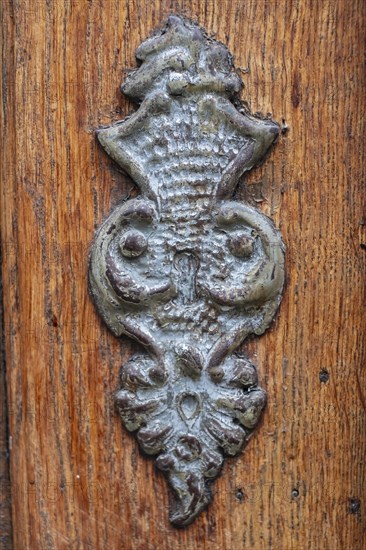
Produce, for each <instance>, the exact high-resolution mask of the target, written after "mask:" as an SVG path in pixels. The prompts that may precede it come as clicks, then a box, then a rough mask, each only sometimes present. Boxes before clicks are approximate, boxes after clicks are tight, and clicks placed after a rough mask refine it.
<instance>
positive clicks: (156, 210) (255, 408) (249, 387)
mask: <svg viewBox="0 0 366 550" xmlns="http://www.w3.org/2000/svg"><path fill="white" fill-rule="evenodd" d="M136 57H137V59H138V61H139V64H140V66H139V68H138V69H136V70H135V71H134V72H132V73H131V74H130V75H129V76H128V78H127V80H126V82H125V84H124V85H123V86H122V91H123V93H124V94H126V95H127V96H128V97H130V98H132V99H133V100H135V101H136V102H139V103H141V105H140V107H139V109H138V110H137V112H135V113H134V114H133V115H132V116H130V117H128V118H126V119H125V120H123V121H121V122H119V123H118V124H116V125H114V126H112V127H109V128H105V129H101V130H99V131H98V139H99V141H100V143H101V144H102V146H103V147H104V149H105V151H106V152H107V153H108V154H109V155H110V156H111V157H112V158H113V159H114V160H115V161H116V162H117V163H118V164H119V166H120V167H122V168H123V169H124V170H125V171H126V172H127V173H128V174H129V175H130V176H131V177H132V178H133V180H134V181H135V182H136V183H137V185H138V186H139V188H140V190H141V195H140V196H139V197H138V198H135V199H132V200H128V201H127V202H123V203H122V204H121V205H119V206H118V207H117V208H115V210H114V211H113V212H112V213H111V214H110V216H109V217H108V218H107V219H106V221H105V222H104V223H103V225H102V226H101V227H100V229H99V231H98V232H97V234H96V237H95V241H94V244H93V247H92V251H91V256H90V270H89V287H90V292H91V295H92V297H93V300H94V303H95V305H96V307H97V309H98V311H99V313H100V314H101V316H102V317H103V319H104V321H105V322H106V324H107V325H108V327H109V328H110V329H111V331H112V332H113V333H114V334H115V335H116V336H117V337H119V336H121V335H127V336H130V337H131V338H134V339H135V340H136V341H137V342H139V344H141V345H142V346H143V349H144V350H143V351H141V353H138V354H136V355H134V356H133V357H132V358H131V359H130V360H129V361H128V362H127V363H126V364H125V365H123V366H122V369H121V374H120V387H119V389H118V391H117V393H116V404H117V408H118V410H119V412H120V415H121V417H122V420H123V423H124V425H125V426H126V428H127V429H128V430H130V431H133V432H135V433H136V437H137V439H138V441H139V444H140V445H141V447H142V449H143V450H144V451H145V453H147V454H149V455H153V456H155V457H156V465H157V466H158V468H160V469H161V470H162V471H164V472H165V474H166V477H167V479H168V481H169V484H170V486H171V488H172V506H171V514H170V519H171V522H172V523H173V524H174V525H177V526H184V525H187V524H189V523H190V522H191V521H192V520H193V519H194V518H195V517H196V516H197V515H198V514H199V513H200V512H201V511H202V510H204V509H205V508H206V506H207V504H208V503H209V502H210V498H211V497H210V485H211V483H212V482H213V480H214V479H215V478H216V477H217V476H218V474H219V472H220V470H221V468H222V464H223V459H224V456H225V455H229V456H234V455H236V454H237V453H239V452H240V451H241V450H242V448H243V446H244V445H245V443H246V442H247V440H248V439H249V437H250V435H251V434H252V431H253V429H254V428H255V426H256V424H257V423H258V421H259V418H260V415H261V412H262V410H263V408H264V406H265V403H266V393H265V392H264V390H262V389H261V388H260V387H259V386H258V383H257V372H256V368H255V366H254V365H253V363H252V362H251V361H250V360H249V359H248V357H246V356H245V355H244V354H243V353H238V352H237V351H236V349H237V348H238V346H239V345H240V344H241V343H242V342H243V341H244V339H245V338H246V337H247V336H248V335H251V334H256V335H260V334H262V333H263V332H264V331H265V330H266V329H267V327H268V326H269V324H270V323H271V321H272V319H273V317H274V315H275V313H276V310H277V308H278V306H279V303H280V301H281V294H282V288H283V283H284V246H283V243H282V240H281V236H280V234H279V232H278V231H277V230H276V229H275V227H274V226H273V224H272V222H271V220H270V219H268V218H267V217H266V216H265V215H263V214H262V213H261V212H260V211H258V210H257V209H255V208H253V207H251V206H249V205H247V204H243V203H239V202H236V201H234V200H233V199H232V196H233V193H234V190H235V187H236V185H237V183H238V180H239V178H240V177H241V176H242V174H243V173H244V172H246V171H247V170H250V169H251V168H253V167H254V166H255V165H256V164H258V162H259V161H260V160H261V159H262V157H263V155H264V154H265V153H266V151H267V150H268V148H269V147H270V146H271V144H272V143H273V142H274V141H275V139H276V138H277V136H278V134H279V126H278V125H277V124H276V123H274V122H273V121H271V120H270V119H262V118H259V117H254V116H252V115H250V114H249V113H248V112H247V110H245V109H244V108H243V106H242V104H241V103H240V101H239V92H240V90H241V88H242V81H241V79H240V78H239V76H238V74H237V73H236V72H235V71H234V67H233V61H232V57H231V55H230V54H229V52H228V50H227V48H226V47H225V46H224V45H223V44H221V43H219V42H217V41H216V40H213V39H212V38H210V37H209V36H208V35H207V34H206V32H205V31H204V30H203V29H201V28H199V27H198V26H197V25H195V24H193V23H192V22H190V21H187V20H185V19H182V18H180V17H174V16H172V17H170V18H169V19H168V21H167V23H166V24H165V26H164V28H163V29H162V30H160V31H159V32H157V33H156V34H154V36H152V37H151V38H149V39H148V40H146V41H145V42H143V43H142V44H141V45H140V47H139V48H138V49H137V52H136Z"/></svg>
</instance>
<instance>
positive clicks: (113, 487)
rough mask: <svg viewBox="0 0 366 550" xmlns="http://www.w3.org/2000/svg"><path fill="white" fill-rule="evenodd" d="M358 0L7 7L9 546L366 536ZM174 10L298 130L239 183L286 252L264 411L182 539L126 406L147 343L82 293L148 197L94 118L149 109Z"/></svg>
mask: <svg viewBox="0 0 366 550" xmlns="http://www.w3.org/2000/svg"><path fill="white" fill-rule="evenodd" d="M365 11H366V9H365V3H364V2H362V0H354V1H352V2H348V1H346V0H312V1H311V2H306V1H305V0H288V1H283V0H271V1H267V0H247V1H243V0H172V1H159V0H120V1H117V0H116V1H114V0H94V1H87V0H52V1H50V2H47V1H46V0H35V1H32V0H3V2H2V12H3V31H2V40H3V48H2V69H3V86H2V90H1V94H2V102H1V115H2V128H3V134H2V136H3V146H2V217H1V235H2V253H3V268H2V274H3V288H4V331H3V332H4V337H5V353H4V358H5V360H4V363H3V364H2V365H3V366H4V367H5V369H6V384H5V377H3V378H1V379H0V380H1V391H2V393H1V395H2V396H4V397H5V387H6V390H7V398H6V406H5V401H3V403H4V407H2V411H5V410H6V411H7V414H6V415H5V414H4V415H3V417H6V418H7V422H5V418H2V425H1V430H2V431H1V432H0V433H1V442H2V443H3V449H2V454H1V470H0V475H1V478H0V481H1V496H2V499H1V507H0V519H1V520H2V523H3V525H4V528H3V531H2V538H1V537H0V546H1V548H4V549H5V548H6V549H7V550H8V549H10V548H12V547H14V549H17V550H18V549H19V550H20V549H34V550H39V549H45V550H46V549H47V550H51V549H52V550H63V549H65V550H66V549H90V550H99V549H106V548H108V549H110V550H114V549H123V550H130V549H131V550H142V549H143V550H153V549H154V550H155V549H157V550H168V549H170V548H175V549H177V550H183V549H184V550H188V549H189V550H195V549H210V550H239V549H242V550H244V549H245V548H252V549H255V550H262V549H267V548H268V549H270V548H271V549H275V550H290V549H294V550H299V549H305V548H306V549H312V550H328V549H329V550H330V549H331V550H361V549H362V548H365V547H366V546H365V544H366V543H365V517H364V512H365V506H366V503H365V500H364V495H365V478H364V474H365V462H364V455H365V447H366V445H365V431H364V430H365V416H364V413H365V411H364V409H365V396H364V392H365V384H364V381H365V380H364V379H365V369H364V368H363V367H364V365H365V338H364V337H365V325H364V317H365V313H364V310H365V302H364V298H365V293H364V275H365V249H366V244H365V243H366V236H365V223H366V222H365V211H364V202H365V201H364V196H365V188H364V182H365V153H364V131H365V125H364V120H365V115H366V112H365V88H366V82H365V73H364V46H363V40H364V35H365V28H366V25H365ZM170 13H180V14H183V15H186V16H188V17H190V18H192V19H195V20H197V21H198V22H199V24H200V25H202V26H204V27H205V28H206V29H207V30H208V32H209V33H214V32H215V33H216V37H217V38H218V39H219V40H221V41H222V42H224V43H225V44H227V45H228V47H229V49H230V50H231V51H232V52H233V53H234V55H235V63H236V66H237V67H240V70H241V72H242V76H243V78H244V82H245V86H246V87H245V90H244V93H243V98H244V99H245V100H246V101H247V102H248V103H249V105H250V107H251V110H252V111H253V112H256V111H260V112H262V113H264V114H266V113H268V112H270V113H272V116H273V118H274V119H275V120H277V121H279V122H280V123H281V124H282V126H283V128H284V129H285V132H284V133H283V135H282V136H281V138H280V139H279V141H278V143H277V145H276V146H275V148H274V150H273V151H272V153H271V155H270V157H269V158H268V159H267V160H266V162H265V163H264V165H263V166H262V167H260V168H257V169H255V170H253V171H252V173H251V174H250V175H249V176H248V177H247V179H246V184H244V183H242V184H240V186H239V190H238V198H239V199H240V198H242V199H246V200H249V201H250V202H251V203H253V204H256V205H257V206H258V207H259V208H260V209H261V210H262V211H263V212H264V213H266V214H268V215H270V216H271V217H272V219H273V220H274V222H275V223H276V225H277V226H279V227H280V229H281V232H282V234H283V237H284V240H285V242H286V245H287V255H286V270H287V279H286V287H285V292H284V299H283V302H282V305H281V307H280V313H279V315H278V316H277V319H276V321H275V323H274V324H273V326H272V328H271V329H270V330H269V331H268V332H267V333H266V334H265V335H264V336H263V337H261V338H260V339H254V340H251V341H250V342H249V343H248V344H247V345H246V349H247V350H248V353H249V354H250V355H251V356H252V357H253V358H254V359H255V361H256V362H257V364H258V371H259V377H260V381H261V386H262V387H264V388H265V389H266V391H267V393H268V406H267V409H266V411H265V414H264V419H263V422H262V423H261V426H260V428H259V430H258V432H257V433H256V434H255V436H254V437H253V438H252V440H251V441H250V444H249V445H248V447H247V449H246V451H245V452H244V454H242V455H241V456H239V457H238V458H237V459H234V460H229V461H228V462H227V464H226V466H225V468H224V472H223V475H222V476H221V478H220V479H218V480H217V481H216V484H215V486H214V499H213V503H212V505H211V506H210V507H209V508H208V510H207V512H205V513H204V514H203V515H202V516H201V517H199V518H198V519H197V520H196V521H195V522H194V524H193V525H191V526H190V527H188V528H185V529H183V530H177V529H174V528H173V527H171V526H170V525H169V522H168V513H167V509H168V491H167V487H166V484H165V480H164V478H163V477H162V475H161V474H159V473H158V472H157V471H156V469H155V468H154V466H153V463H152V462H151V461H149V460H147V459H146V458H145V457H143V456H141V454H140V452H139V450H138V447H137V443H136V441H135V439H134V438H133V437H131V436H130V435H129V434H128V433H127V432H126V430H125V429H123V428H122V426H121V422H120V419H119V418H118V416H117V414H116V413H115V412H114V409H113V407H112V394H113V392H114V390H115V388H116V386H117V378H118V371H119V367H120V365H121V363H122V362H123V361H125V360H126V358H128V357H129V356H130V355H131V353H132V352H133V350H134V349H135V346H134V344H133V343H132V342H131V341H129V340H128V339H123V340H122V345H120V343H119V342H118V341H117V340H116V339H115V338H114V337H113V336H112V335H111V334H110V333H109V332H108V331H107V329H106V328H105V326H104V325H103V324H102V322H101V321H100V319H99V318H98V316H97V314H96V312H95V309H94V307H93V305H92V303H91V301H90V298H89V295H88V291H87V284H86V272H87V254H88V247H89V244H90V242H91V240H92V238H93V234H94V230H95V228H96V227H97V226H98V225H99V224H100V222H101V220H102V219H103V218H104V217H105V216H106V215H107V214H108V212H109V211H110V209H111V208H112V207H113V205H116V204H117V203H118V202H120V201H121V200H123V198H124V197H126V196H128V195H134V194H136V193H137V190H136V188H135V186H134V184H133V182H132V181H131V180H130V179H129V178H128V177H127V176H125V175H124V174H122V173H121V172H120V171H119V170H118V167H117V166H116V165H115V164H114V163H113V162H112V161H111V160H110V159H109V158H108V157H107V155H105V154H104V152H103V151H102V149H101V148H100V147H98V146H97V143H96V139H95V130H96V129H97V128H98V127H99V126H100V125H103V124H104V125H110V124H111V123H113V122H114V121H117V120H119V119H121V118H124V117H125V116H126V115H127V114H128V113H129V112H131V110H133V109H134V106H133V105H132V104H131V103H130V102H129V101H128V100H127V99H126V98H124V97H123V96H122V94H121V93H120V91H119V85H120V83H121V81H122V79H123V70H124V69H125V68H130V67H134V66H135V58H134V52H135V49H136V47H137V46H138V45H139V43H140V42H141V41H142V40H143V39H144V38H146V37H147V36H148V34H149V33H150V31H151V29H153V28H155V27H157V26H159V25H161V24H162V23H163V21H164V20H165V19H166V17H167V16H168V15H169V14H170ZM7 453H9V454H10V478H8V472H7V464H8V461H7ZM10 507H11V512H12V513H11V517H12V522H11V521H10V512H9V510H10ZM11 528H12V535H11V533H10V532H11ZM11 540H13V546H12V542H11Z"/></svg>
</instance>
